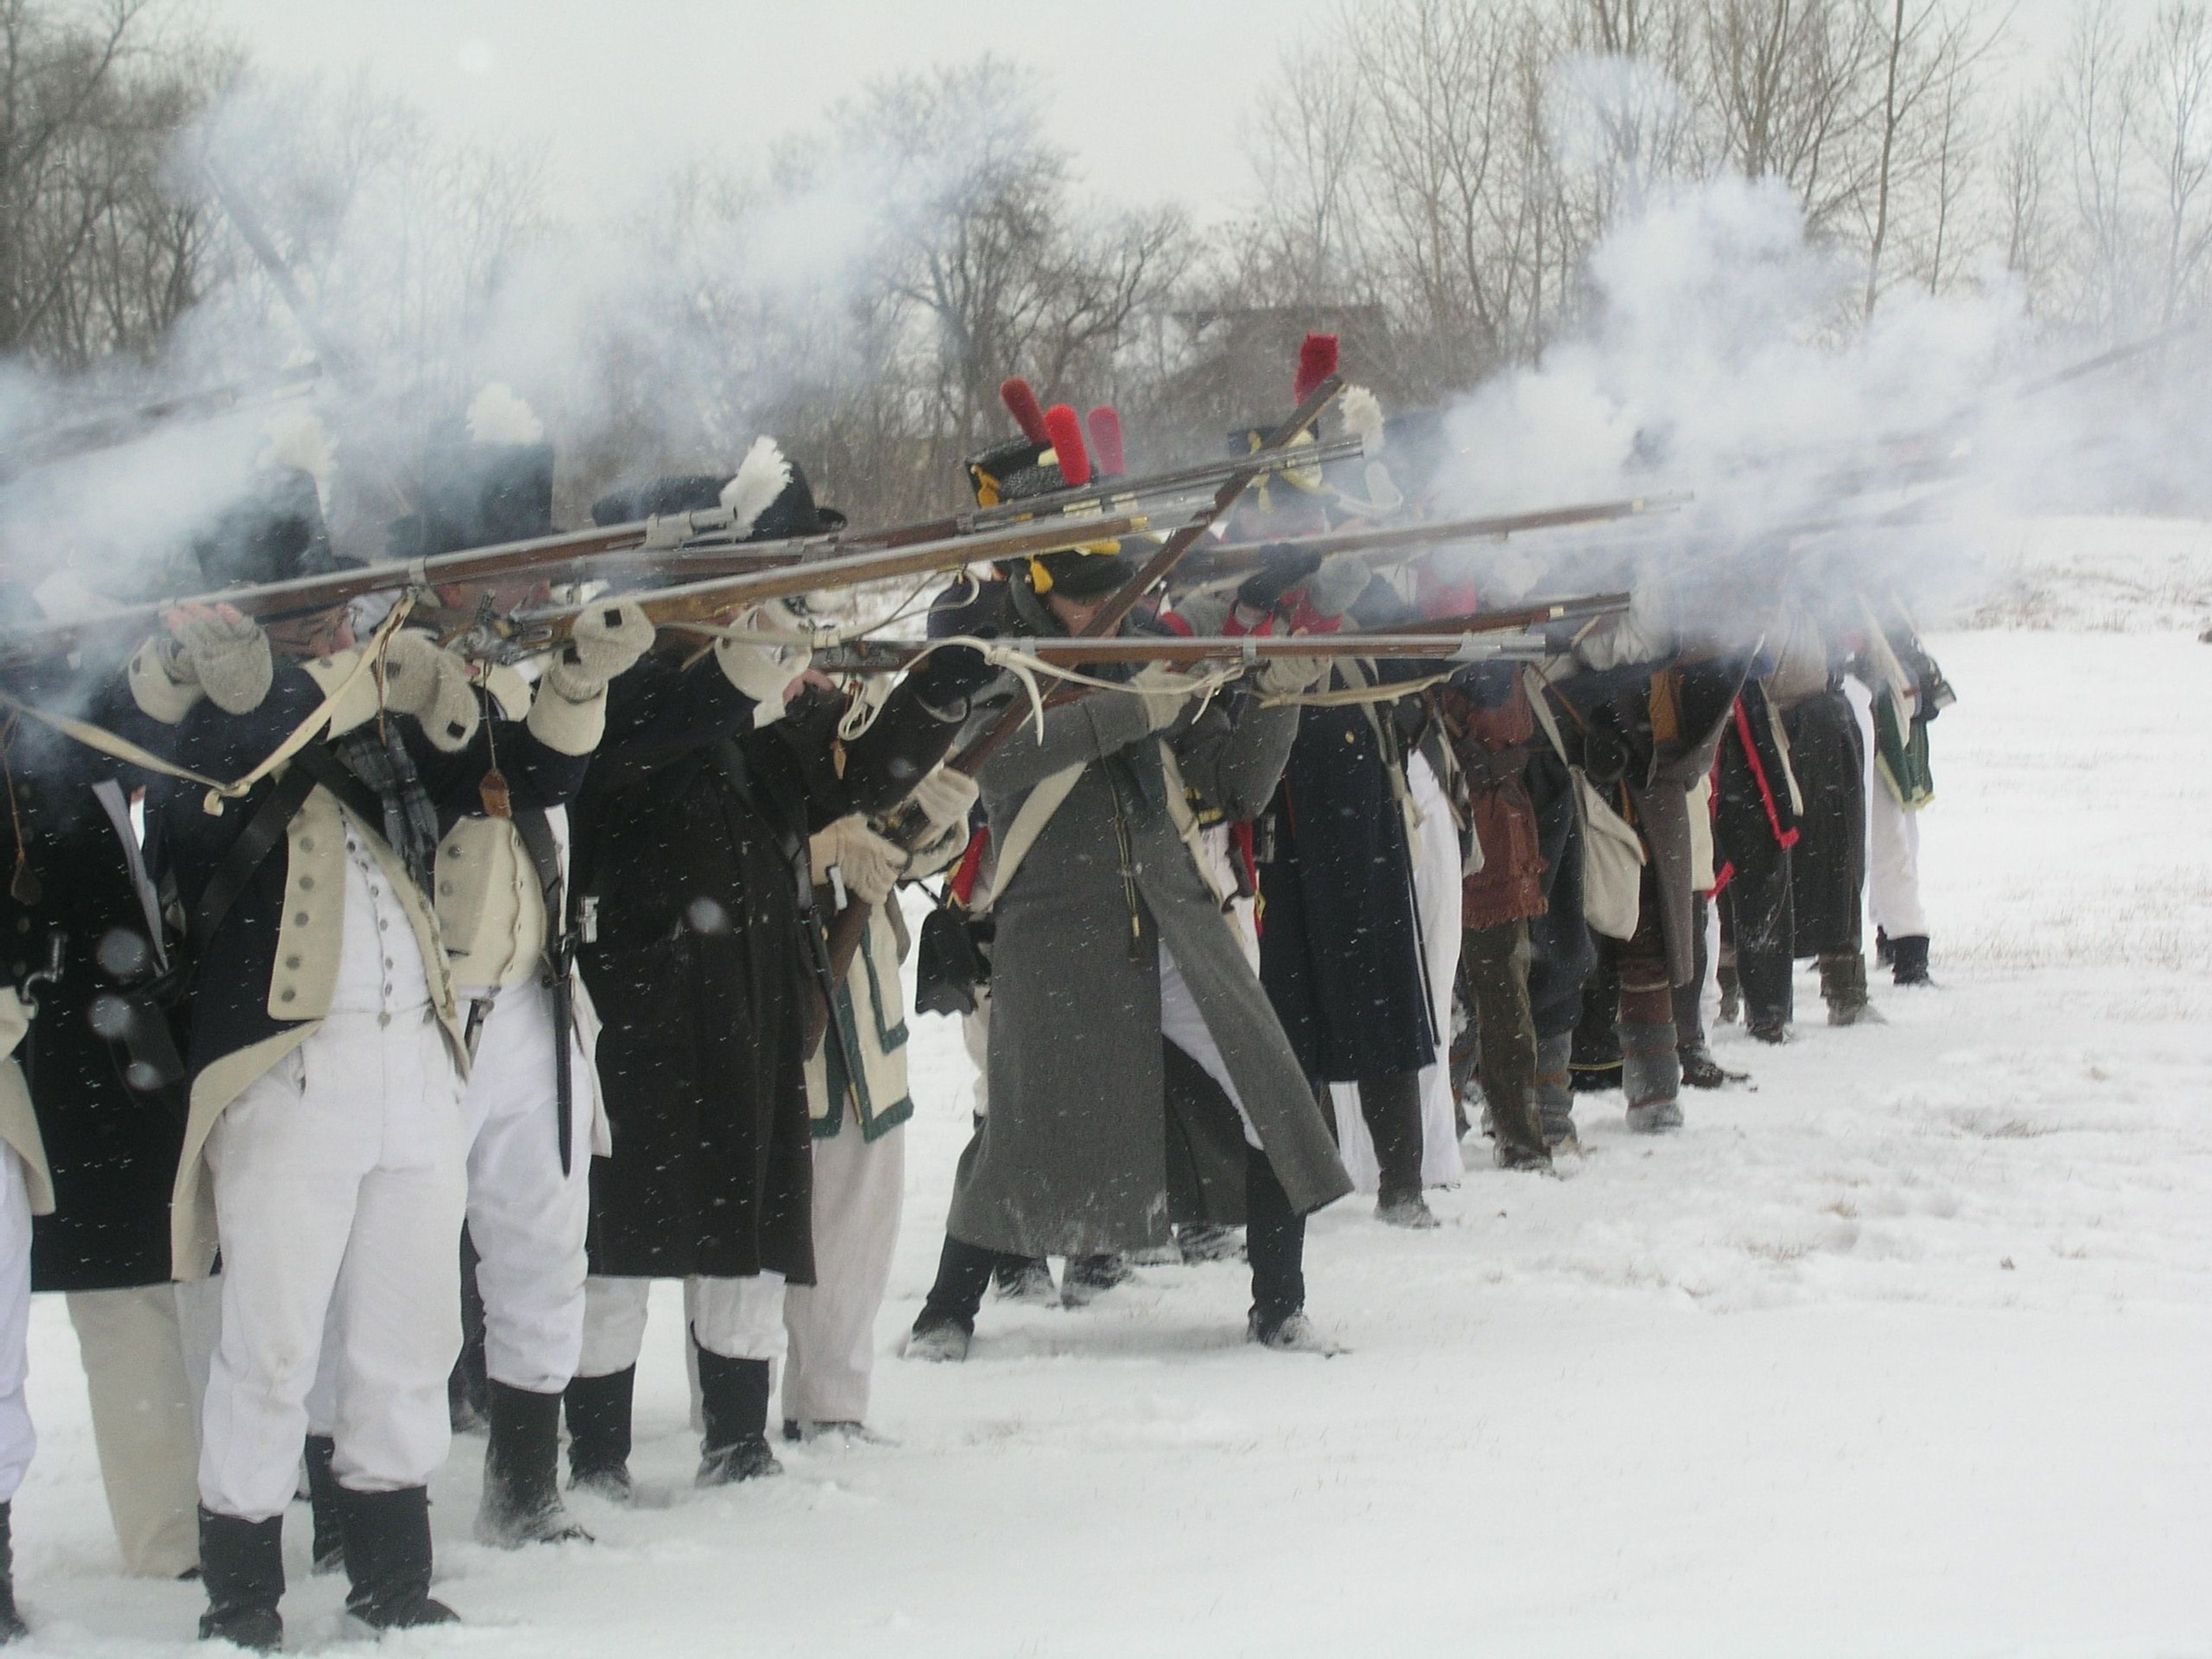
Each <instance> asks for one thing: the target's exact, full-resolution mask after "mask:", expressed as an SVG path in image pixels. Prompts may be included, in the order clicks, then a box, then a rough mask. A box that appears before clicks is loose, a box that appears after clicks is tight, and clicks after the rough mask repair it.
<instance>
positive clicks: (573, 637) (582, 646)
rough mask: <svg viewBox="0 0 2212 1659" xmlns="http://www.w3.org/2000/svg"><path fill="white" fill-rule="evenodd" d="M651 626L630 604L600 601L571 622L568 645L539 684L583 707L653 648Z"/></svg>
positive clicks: (632, 602)
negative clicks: (581, 703)
mask: <svg viewBox="0 0 2212 1659" xmlns="http://www.w3.org/2000/svg"><path fill="white" fill-rule="evenodd" d="M653 634H654V629H653V621H652V619H651V618H650V617H647V615H646V614H645V607H644V606H642V605H640V604H638V602H637V601H636V600H635V599H621V600H602V601H600V602H599V603H598V604H595V605H589V606H587V607H586V608H585V610H584V611H582V612H580V614H579V615H578V616H577V617H576V623H575V627H574V629H573V630H572V631H571V633H570V634H569V636H568V647H567V648H566V649H565V650H563V651H562V653H560V654H559V655H558V656H557V657H556V658H555V659H554V662H553V665H552V666H551V667H550V668H549V669H547V670H546V671H545V684H547V685H548V686H550V688H551V689H552V690H554V691H555V692H556V694H557V695H559V696H562V697H565V698H567V699H568V701H569V702H590V701H591V700H592V698H593V697H596V696H599V693H600V692H602V691H604V690H606V689H607V682H608V681H609V680H611V679H612V678H615V676H616V675H617V674H626V673H628V672H629V671H630V670H631V669H632V668H634V667H635V666H636V665H637V659H639V658H640V657H642V656H643V655H644V654H645V653H647V652H648V651H650V650H651V649H652V648H653Z"/></svg>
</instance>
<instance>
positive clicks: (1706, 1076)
mask: <svg viewBox="0 0 2212 1659" xmlns="http://www.w3.org/2000/svg"><path fill="white" fill-rule="evenodd" d="M1675 1052H1676V1053H1677V1054H1680V1056H1681V1059H1682V1082H1683V1084H1684V1085H1685V1086H1686V1087H1688V1088H1692V1089H1725V1088H1726V1087H1728V1085H1729V1084H1731V1083H1748V1082H1750V1081H1751V1073H1748V1072H1731V1071H1730V1070H1729V1068H1728V1067H1727V1066H1723V1065H1722V1064H1721V1063H1720V1061H1718V1060H1715V1059H1714V1058H1713V1051H1712V1050H1711V1048H1708V1047H1706V1046H1705V1043H1704V1042H1683V1043H1678V1044H1676V1045H1675Z"/></svg>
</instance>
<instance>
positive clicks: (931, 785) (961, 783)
mask: <svg viewBox="0 0 2212 1659" xmlns="http://www.w3.org/2000/svg"><path fill="white" fill-rule="evenodd" d="M975 794H976V790H975V779H973V778H971V777H969V775H967V774H966V773H965V772H956V771H954V770H953V769H951V767H949V766H940V767H938V768H937V769H934V770H933V771H932V772H931V773H930V775H928V776H927V777H926V778H924V779H923V780H922V781H921V782H920V783H918V784H916V785H915V787H914V804H915V807H916V808H917V809H919V810H920V811H921V816H922V817H924V818H925V819H926V820H927V822H928V824H929V834H928V835H927V836H923V837H922V843H923V844H925V845H926V844H927V843H928V842H933V841H935V840H936V839H937V838H938V837H939V836H942V835H943V834H944V833H945V831H946V830H947V829H951V827H952V826H953V825H954V824H956V823H967V822H968V812H969V808H971V807H973V806H974V805H975Z"/></svg>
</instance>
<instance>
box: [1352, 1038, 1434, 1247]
mask: <svg viewBox="0 0 2212 1659" xmlns="http://www.w3.org/2000/svg"><path fill="white" fill-rule="evenodd" d="M1359 1115H1360V1116H1361V1117H1362V1118H1364V1119H1365V1120H1366V1122H1367V1133H1368V1136H1369V1138H1370V1139H1371V1140H1373V1142H1374V1143H1375V1167H1376V1170H1377V1171H1378V1176H1377V1179H1376V1194H1375V1214H1376V1218H1378V1219H1380V1220H1381V1221H1383V1223H1384V1224H1385V1225H1389V1226H1392V1227H1408V1228H1413V1229H1415V1230H1420V1229H1425V1228H1430V1227H1433V1226H1435V1225H1437V1218H1436V1217H1435V1216H1434V1215H1432V1214H1431V1213H1430V1212H1429V1205H1428V1200H1426V1199H1425V1198H1423V1197H1422V1196H1421V1077H1420V1073H1418V1072H1397V1073H1392V1074H1391V1075H1389V1076H1388V1077H1364V1078H1362V1079H1359Z"/></svg>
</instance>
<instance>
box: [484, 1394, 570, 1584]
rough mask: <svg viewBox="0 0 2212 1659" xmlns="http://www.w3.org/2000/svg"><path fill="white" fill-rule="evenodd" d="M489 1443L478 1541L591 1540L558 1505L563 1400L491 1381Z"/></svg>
mask: <svg viewBox="0 0 2212 1659" xmlns="http://www.w3.org/2000/svg"><path fill="white" fill-rule="evenodd" d="M485 1405H486V1406H487V1407H489V1409H488V1410H487V1411H486V1412H485V1413H484V1416H485V1419H486V1420H487V1421H488V1422H489V1424H490V1425H491V1444H490V1445H489V1446H488V1447H487V1448H485V1449H484V1480H483V1503H482V1504H480V1505H479V1506H478V1507H477V1542H478V1543H479V1544H489V1545H491V1546H493V1547H495V1548H499V1549H509V1550H511V1549H517V1548H520V1547H521V1546H522V1545H525V1544H569V1543H584V1544H588V1543H590V1542H591V1541H592V1534H589V1533H587V1532H586V1531H585V1530H584V1529H583V1528H581V1527H580V1526H578V1525H577V1524H576V1522H575V1520H574V1517H572V1516H570V1515H569V1513H568V1509H567V1508H566V1507H565V1506H564V1505H563V1504H562V1502H561V1481H560V1475H559V1472H558V1464H559V1461H560V1448H561V1396H560V1395H557V1394H532V1393H531V1392H530V1391H529V1390H528V1389H511V1388H509V1387H507V1384H506V1383H501V1382H498V1381H494V1382H493V1383H491V1384H490V1387H489V1393H488V1394H487V1395H486V1397H485Z"/></svg>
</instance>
